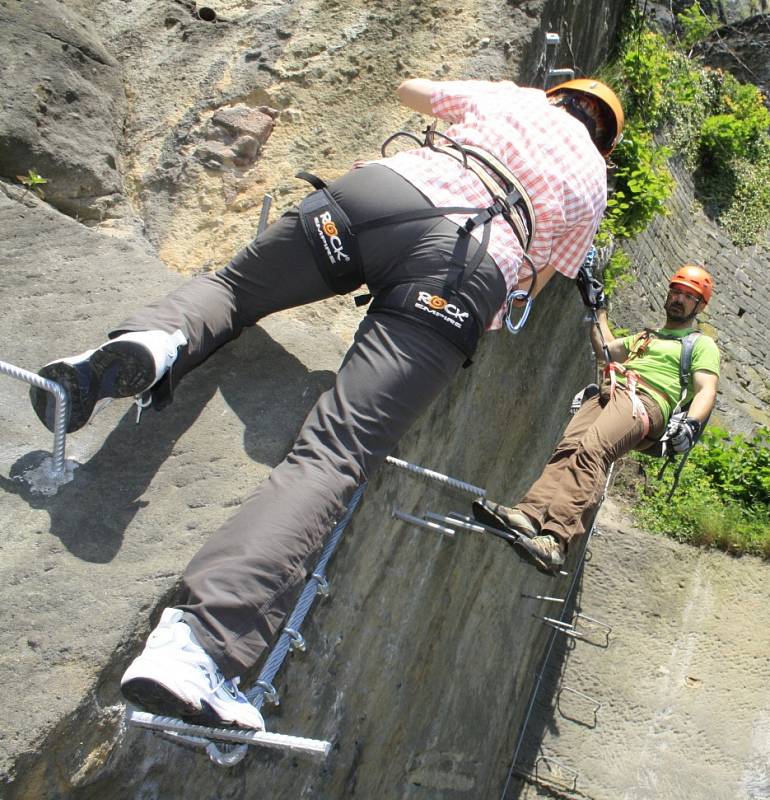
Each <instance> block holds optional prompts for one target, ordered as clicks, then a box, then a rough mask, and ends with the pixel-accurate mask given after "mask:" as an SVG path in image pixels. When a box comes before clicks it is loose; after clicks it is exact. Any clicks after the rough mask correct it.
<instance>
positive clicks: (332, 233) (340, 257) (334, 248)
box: [313, 211, 350, 264]
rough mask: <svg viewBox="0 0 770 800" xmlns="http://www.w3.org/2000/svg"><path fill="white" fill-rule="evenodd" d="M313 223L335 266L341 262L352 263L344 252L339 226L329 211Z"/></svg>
mask: <svg viewBox="0 0 770 800" xmlns="http://www.w3.org/2000/svg"><path fill="white" fill-rule="evenodd" d="M313 221H314V222H315V226H316V230H317V231H318V236H319V237H320V239H321V244H322V245H323V247H324V250H325V251H326V255H327V256H328V258H329V260H330V261H331V262H332V263H335V264H338V263H339V262H340V261H350V257H349V256H348V255H347V253H346V252H345V250H344V246H343V244H342V239H340V236H339V231H338V230H337V224H336V223H335V222H334V220H333V219H332V215H331V214H330V213H329V212H328V211H324V212H323V213H322V214H321V215H320V216H318V217H315V218H314V220H313Z"/></svg>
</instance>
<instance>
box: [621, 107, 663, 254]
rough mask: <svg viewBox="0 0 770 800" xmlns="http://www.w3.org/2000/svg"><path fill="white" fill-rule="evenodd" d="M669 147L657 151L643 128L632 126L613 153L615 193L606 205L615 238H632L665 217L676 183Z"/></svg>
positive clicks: (630, 125)
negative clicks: (658, 217)
mask: <svg viewBox="0 0 770 800" xmlns="http://www.w3.org/2000/svg"><path fill="white" fill-rule="evenodd" d="M670 156H671V150H670V149H669V148H667V147H657V146H655V143H654V141H653V138H652V135H651V134H650V133H648V132H647V131H646V130H645V128H644V126H643V125H639V124H637V123H636V122H633V121H632V122H630V123H629V124H628V125H627V126H626V131H625V136H624V137H623V141H622V142H621V143H620V144H619V145H618V147H617V148H616V150H615V152H614V153H613V160H614V162H615V164H616V165H617V168H616V170H615V172H614V175H613V180H614V187H615V188H614V192H613V194H612V197H611V198H610V199H609V200H608V202H607V208H608V212H607V215H606V218H607V223H606V224H607V225H608V226H609V227H610V228H611V230H612V232H613V233H614V234H615V235H616V236H621V237H623V238H629V237H631V236H635V235H636V234H637V233H640V232H641V231H643V230H644V229H645V228H646V227H647V225H648V224H649V222H650V220H651V219H652V218H653V217H655V216H656V215H657V214H664V213H666V200H667V199H668V198H669V197H670V195H671V192H672V190H673V188H674V179H673V178H672V177H671V173H670V172H669V170H668V167H667V165H666V162H667V161H668V159H669V157H670Z"/></svg>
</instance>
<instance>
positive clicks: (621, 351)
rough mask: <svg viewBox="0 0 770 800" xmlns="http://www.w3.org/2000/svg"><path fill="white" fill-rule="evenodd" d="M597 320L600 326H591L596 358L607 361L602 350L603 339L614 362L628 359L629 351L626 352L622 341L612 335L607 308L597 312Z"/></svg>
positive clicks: (592, 343)
mask: <svg viewBox="0 0 770 800" xmlns="http://www.w3.org/2000/svg"><path fill="white" fill-rule="evenodd" d="M596 320H597V322H598V326H597V325H591V345H592V347H593V348H594V353H596V357H597V358H600V359H602V361H603V360H604V359H605V355H604V350H603V348H602V338H604V344H605V345H607V349H608V350H609V353H610V358H611V359H612V361H625V360H626V359H627V358H628V350H626V347H625V345H624V344H623V340H622V339H616V338H615V337H614V336H613V335H612V331H611V330H610V326H609V324H608V322H607V309H606V308H599V309H597V310H596ZM597 328H598V329H597ZM599 331H601V336H600V335H599Z"/></svg>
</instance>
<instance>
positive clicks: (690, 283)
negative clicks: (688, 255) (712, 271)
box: [668, 264, 714, 303]
mask: <svg viewBox="0 0 770 800" xmlns="http://www.w3.org/2000/svg"><path fill="white" fill-rule="evenodd" d="M674 284H676V285H677V286H685V287H687V288H688V289H692V290H693V291H694V292H697V294H699V295H700V296H701V297H702V298H703V302H704V303H708V302H709V300H711V293H712V292H713V291H714V279H713V278H712V277H711V275H709V274H708V272H706V270H705V269H703V267H701V266H698V264H685V265H684V266H682V267H680V268H679V269H678V270H677V271H676V272H675V273H674V274H673V276H672V277H671V280H670V281H669V282H668V288H669V289H670V288H671V287H672V286H674Z"/></svg>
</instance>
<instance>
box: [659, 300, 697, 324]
mask: <svg viewBox="0 0 770 800" xmlns="http://www.w3.org/2000/svg"><path fill="white" fill-rule="evenodd" d="M664 308H665V310H666V315H667V316H668V321H669V322H677V323H679V322H689V321H690V320H692V319H695V310H696V309H697V306H696V307H695V309H693V311H692V313H690V314H686V313H685V310H684V305H683V304H682V303H679V302H677V301H675V300H670V301H669V302H668V303H666V305H665V306H664Z"/></svg>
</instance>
